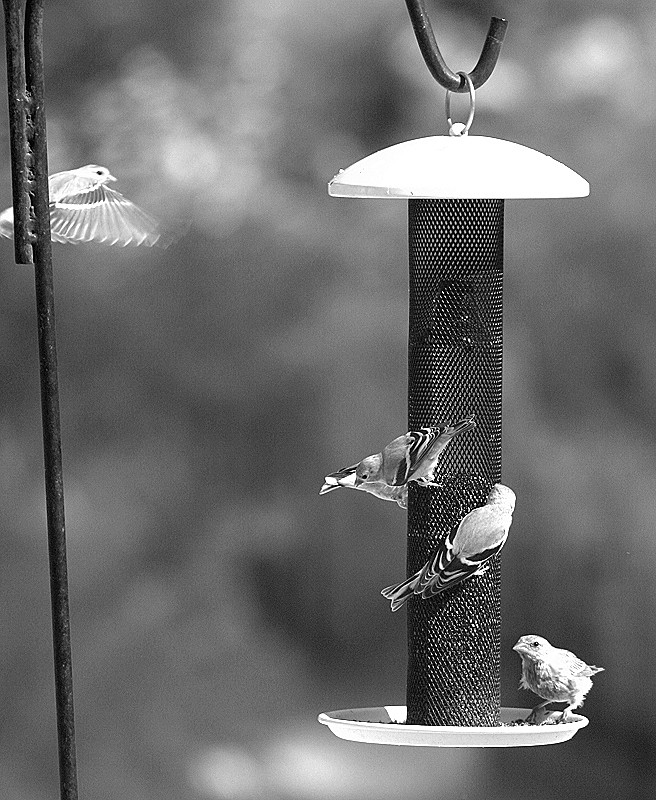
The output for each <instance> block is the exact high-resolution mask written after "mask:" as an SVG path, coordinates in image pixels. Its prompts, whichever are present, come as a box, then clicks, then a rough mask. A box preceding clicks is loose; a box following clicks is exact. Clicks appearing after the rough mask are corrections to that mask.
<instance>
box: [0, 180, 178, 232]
mask: <svg viewBox="0 0 656 800" xmlns="http://www.w3.org/2000/svg"><path fill="white" fill-rule="evenodd" d="M115 180H116V178H115V177H114V176H113V175H112V174H111V173H110V171H109V170H108V169H107V167H101V166H98V164H87V165H86V166H85V167H78V168H77V169H68V170H65V171H64V172H56V173H55V174H54V175H51V176H50V177H49V178H48V191H49V195H50V232H51V238H52V241H53V242H68V243H70V244H78V243H79V242H99V243H101V244H118V245H120V246H121V247H125V246H127V245H139V244H143V245H146V246H147V247H152V246H153V245H155V244H156V245H159V246H160V247H167V246H168V245H169V244H170V243H171V238H170V237H169V236H166V235H165V234H164V232H163V230H162V228H161V226H160V224H159V223H158V222H157V220H156V219H154V218H153V217H151V216H150V214H147V213H146V212H145V211H143V210H142V209H141V208H139V206H137V205H135V204H134V203H133V202H132V201H131V200H128V199H127V197H124V196H123V195H122V194H121V193H120V192H118V191H116V189H112V188H111V187H110V186H108V185H107V184H108V183H111V182H114V181H115ZM13 235H14V210H13V208H7V209H5V211H3V212H2V213H1V214H0V236H4V237H6V238H8V239H10V238H11V237H12V236H13Z"/></svg>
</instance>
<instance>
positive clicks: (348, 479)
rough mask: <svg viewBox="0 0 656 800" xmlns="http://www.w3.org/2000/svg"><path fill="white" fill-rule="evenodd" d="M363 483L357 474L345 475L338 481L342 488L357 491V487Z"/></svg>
mask: <svg viewBox="0 0 656 800" xmlns="http://www.w3.org/2000/svg"><path fill="white" fill-rule="evenodd" d="M361 482H362V481H359V480H358V476H357V475H356V473H355V472H351V473H350V474H349V475H345V476H344V477H343V478H340V479H339V480H338V481H337V483H339V485H340V486H346V487H347V488H349V489H355V487H356V486H357V485H358V484H359V483H361Z"/></svg>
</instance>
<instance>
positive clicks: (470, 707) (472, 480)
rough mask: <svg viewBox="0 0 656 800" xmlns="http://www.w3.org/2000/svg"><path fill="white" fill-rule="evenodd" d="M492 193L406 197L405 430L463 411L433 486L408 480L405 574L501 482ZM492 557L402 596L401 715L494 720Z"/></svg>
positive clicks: (498, 260)
mask: <svg viewBox="0 0 656 800" xmlns="http://www.w3.org/2000/svg"><path fill="white" fill-rule="evenodd" d="M503 210H504V201H503V200H410V201H408V222H409V261H410V305H409V311H410V318H409V348H408V350H409V370H408V422H409V427H410V429H416V428H418V427H421V426H424V425H433V424H435V423H437V422H439V421H442V420H445V419H446V420H449V419H451V420H454V419H458V418H461V417H463V416H466V415H468V414H472V413H473V414H475V416H476V428H475V429H474V430H473V431H470V432H468V433H467V435H466V436H459V437H457V438H456V439H454V441H453V442H452V443H451V444H450V445H449V447H448V448H447V449H446V450H445V451H444V455H443V457H442V460H441V462H440V472H442V473H444V476H445V479H444V480H443V483H444V486H443V487H442V488H439V489H438V488H435V489H434V488H424V487H419V486H416V485H412V484H411V486H410V491H409V503H408V564H407V567H408V575H411V574H413V573H414V572H416V571H417V570H418V569H420V568H421V567H422V566H423V565H424V564H425V563H426V561H427V560H428V558H429V556H430V554H431V552H432V551H433V550H434V548H435V547H436V545H437V544H438V543H439V542H440V541H442V540H443V539H444V538H445V537H446V535H447V533H448V531H449V529H450V528H451V527H452V526H453V525H454V524H457V523H458V522H459V520H460V519H461V518H462V517H463V516H464V515H465V514H466V513H467V512H468V511H470V510H471V509H472V508H474V507H476V506H479V505H483V503H484V502H485V499H486V496H487V493H488V491H489V489H490V488H491V486H492V484H493V483H496V482H497V481H499V480H500V478H501V371H502V346H503V338H502V335H503V331H502V286H503ZM500 589H501V587H500V565H499V559H498V556H497V557H495V558H494V559H492V561H491V566H490V569H489V571H488V572H487V574H485V575H483V576H480V577H476V578H472V579H471V580H468V581H465V582H463V583H462V584H460V585H459V586H457V587H456V588H455V589H453V590H451V591H447V592H444V593H443V594H440V595H438V596H436V597H435V598H433V599H430V600H422V599H419V598H411V599H410V601H409V602H408V685H407V706H408V723H410V724H417V725H470V726H487V725H498V724H499V707H500V694H501V691H500V662H501V644H500V640H501V602H500V596H501V591H500Z"/></svg>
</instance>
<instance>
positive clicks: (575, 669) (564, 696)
mask: <svg viewBox="0 0 656 800" xmlns="http://www.w3.org/2000/svg"><path fill="white" fill-rule="evenodd" d="M513 650H515V651H516V652H517V653H519V656H520V658H521V659H522V677H521V680H520V681H519V686H520V688H521V689H530V691H532V692H533V693H534V694H537V696H538V697H541V698H542V699H543V700H544V702H543V703H540V704H539V705H537V706H535V708H534V709H533V711H531V713H530V714H529V716H528V717H527V718H526V721H527V722H530V723H537V722H539V719H540V715H539V711H540V710H541V709H543V708H544V707H545V706H547V705H549V703H567V707H566V708H565V710H564V711H563V713H562V714H561V716H560V720H559V721H560V722H569V721H571V718H572V717H571V715H570V713H569V712H570V711H571V710H572V709H574V708H579V707H580V706H582V705H583V700H584V699H585V696H586V694H587V693H588V692H589V691H590V689H591V688H592V680H591V676H592V675H595V674H596V673H597V672H603V670H604V668H603V667H591V666H590V665H589V664H586V663H585V661H581V659H580V658H577V657H576V656H575V655H574V653H570V651H569V650H561V649H560V648H559V647H553V646H552V645H550V644H549V642H548V641H547V640H546V639H544V638H543V637H542V636H535V635H533V634H531V635H530V636H522V637H521V638H520V639H519V641H518V642H517V644H516V645H515V646H514V647H513Z"/></svg>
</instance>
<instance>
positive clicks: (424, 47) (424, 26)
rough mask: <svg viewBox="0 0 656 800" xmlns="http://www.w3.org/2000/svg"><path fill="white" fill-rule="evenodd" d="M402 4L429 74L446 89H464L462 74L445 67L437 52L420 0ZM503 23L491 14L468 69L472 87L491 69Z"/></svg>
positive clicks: (479, 82)
mask: <svg viewBox="0 0 656 800" xmlns="http://www.w3.org/2000/svg"><path fill="white" fill-rule="evenodd" d="M405 4H406V6H407V7H408V14H410V20H411V21H412V27H413V29H414V32H415V36H416V37H417V43H418V44H419V49H420V50H421V54H422V56H423V57H424V61H425V62H426V66H427V67H428V69H429V70H430V73H431V75H432V76H433V77H434V78H435V80H436V81H437V82H438V83H439V84H440V86H443V87H444V88H445V89H448V90H449V91H450V92H466V91H467V82H466V80H465V78H464V77H463V76H462V75H458V73H457V72H454V71H453V70H451V69H449V67H447V65H446V62H445V61H444V58H443V57H442V54H441V53H440V49H439V47H438V46H437V42H436V40H435V34H434V33H433V28H432V27H431V24H430V20H429V19H428V14H427V13H426V8H425V7H424V0H405ZM507 27H508V21H507V20H505V19H502V18H500V17H492V20H491V21H490V27H489V29H488V32H487V36H486V37H485V44H484V45H483V50H482V51H481V55H480V58H479V59H478V61H477V62H476V66H475V67H474V69H473V70H472V71H471V72H470V73H469V77H470V79H471V82H472V83H473V84H474V88H475V89H478V87H479V86H482V85H483V84H484V83H485V81H486V80H487V79H488V78H489V77H490V75H491V74H492V72H493V71H494V68H495V66H496V64H497V61H498V59H499V54H500V52H501V46H502V44H503V39H504V37H505V35H506V28H507Z"/></svg>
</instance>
